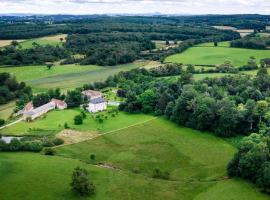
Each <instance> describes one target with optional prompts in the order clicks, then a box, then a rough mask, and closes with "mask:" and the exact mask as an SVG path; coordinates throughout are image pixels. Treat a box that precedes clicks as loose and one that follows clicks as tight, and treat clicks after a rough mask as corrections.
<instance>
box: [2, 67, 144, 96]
mask: <svg viewBox="0 0 270 200" xmlns="http://www.w3.org/2000/svg"><path fill="white" fill-rule="evenodd" d="M139 66H140V63H139V64H138V63H131V64H125V65H117V66H113V67H101V66H96V65H87V66H80V65H59V66H55V67H53V68H52V69H51V70H48V69H47V68H46V66H24V67H0V73H1V72H9V73H11V74H13V75H15V76H16V77H17V80H19V81H24V82H26V83H27V84H28V85H30V86H31V87H32V88H33V90H34V92H42V91H46V90H48V89H50V88H57V87H58V88H60V89H62V90H64V91H66V90H69V89H74V88H76V87H81V86H83V85H84V84H86V83H92V82H96V81H104V80H105V79H106V78H107V77H108V76H110V75H114V74H117V73H118V72H120V71H127V70H130V69H134V68H137V67H139Z"/></svg>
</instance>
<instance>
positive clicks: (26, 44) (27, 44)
mask: <svg viewBox="0 0 270 200" xmlns="http://www.w3.org/2000/svg"><path fill="white" fill-rule="evenodd" d="M66 36H67V35H66V34H60V35H55V36H47V37H41V38H35V39H30V40H25V41H23V42H20V46H21V47H22V49H30V48H32V47H33V43H36V44H38V45H40V46H46V45H51V46H57V45H58V46H62V45H63V42H64V41H65V38H66ZM60 38H62V39H63V42H61V40H60Z"/></svg>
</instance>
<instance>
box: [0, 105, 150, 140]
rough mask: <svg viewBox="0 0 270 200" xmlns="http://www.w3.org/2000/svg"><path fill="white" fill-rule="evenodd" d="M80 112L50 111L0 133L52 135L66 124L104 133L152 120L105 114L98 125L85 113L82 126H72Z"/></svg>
mask: <svg viewBox="0 0 270 200" xmlns="http://www.w3.org/2000/svg"><path fill="white" fill-rule="evenodd" d="M80 112H81V110H80V109H68V110H63V111H60V110H55V111H51V112H49V113H47V114H46V115H44V116H42V117H40V118H39V119H36V120H34V121H33V122H30V123H29V122H25V121H22V122H19V123H17V124H14V125H12V126H10V127H7V128H5V129H2V130H0V133H1V134H3V135H54V134H56V133H58V132H59V131H61V130H63V129H64V124H65V123H66V122H67V123H68V125H69V127H70V128H71V129H74V130H78V131H84V132H91V131H94V132H96V131H97V132H99V133H104V132H108V131H112V130H116V129H119V128H122V127H126V126H130V125H133V124H136V123H139V122H143V121H146V120H149V119H152V118H153V117H152V116H148V115H142V114H137V115H130V114H126V113H122V112H119V114H118V115H116V116H115V117H112V116H110V115H109V114H107V115H108V119H107V120H104V122H103V123H98V122H96V120H95V119H94V118H93V117H92V115H91V114H90V113H87V117H86V119H85V120H84V123H83V125H74V121H73V119H74V117H75V116H76V115H78V114H80Z"/></svg>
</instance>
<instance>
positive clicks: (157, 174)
mask: <svg viewBox="0 0 270 200" xmlns="http://www.w3.org/2000/svg"><path fill="white" fill-rule="evenodd" d="M152 178H157V179H165V180H169V179H170V173H169V172H167V171H164V172H162V171H161V170H160V169H158V168H156V169H154V171H153V174H152Z"/></svg>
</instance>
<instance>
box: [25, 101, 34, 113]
mask: <svg viewBox="0 0 270 200" xmlns="http://www.w3.org/2000/svg"><path fill="white" fill-rule="evenodd" d="M33 109H34V106H33V103H32V101H30V102H28V103H27V104H26V105H25V106H24V108H23V111H30V110H33Z"/></svg>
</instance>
